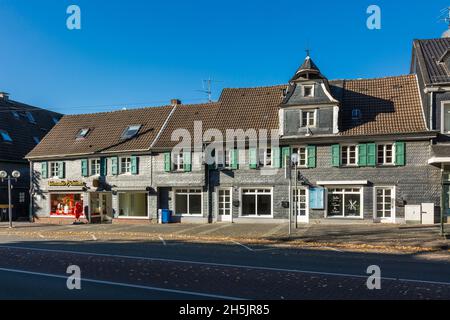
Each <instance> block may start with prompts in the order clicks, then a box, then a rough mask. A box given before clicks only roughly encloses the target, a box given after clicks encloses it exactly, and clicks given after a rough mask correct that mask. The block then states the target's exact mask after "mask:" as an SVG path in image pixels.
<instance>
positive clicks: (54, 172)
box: [50, 162, 59, 178]
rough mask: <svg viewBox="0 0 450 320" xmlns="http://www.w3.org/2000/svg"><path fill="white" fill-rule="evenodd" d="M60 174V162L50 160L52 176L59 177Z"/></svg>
mask: <svg viewBox="0 0 450 320" xmlns="http://www.w3.org/2000/svg"><path fill="white" fill-rule="evenodd" d="M58 176H59V162H50V177H51V178H58Z"/></svg>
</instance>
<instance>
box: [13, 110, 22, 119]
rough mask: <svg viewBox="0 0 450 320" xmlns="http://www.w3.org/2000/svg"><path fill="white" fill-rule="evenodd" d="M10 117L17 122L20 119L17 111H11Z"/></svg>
mask: <svg viewBox="0 0 450 320" xmlns="http://www.w3.org/2000/svg"><path fill="white" fill-rule="evenodd" d="M11 113H12V115H13V117H14V118H16V119H17V120H19V119H20V114H19V113H18V112H17V111H11Z"/></svg>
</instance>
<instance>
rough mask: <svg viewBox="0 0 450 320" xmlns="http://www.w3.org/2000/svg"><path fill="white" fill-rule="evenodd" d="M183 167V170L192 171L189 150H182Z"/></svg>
mask: <svg viewBox="0 0 450 320" xmlns="http://www.w3.org/2000/svg"><path fill="white" fill-rule="evenodd" d="M183 169H184V172H191V171H192V161H191V153H190V152H183Z"/></svg>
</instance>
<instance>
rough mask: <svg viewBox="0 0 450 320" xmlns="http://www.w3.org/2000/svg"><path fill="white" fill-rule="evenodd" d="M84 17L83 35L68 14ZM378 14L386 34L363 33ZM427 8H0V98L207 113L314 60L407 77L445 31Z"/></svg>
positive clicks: (62, 106)
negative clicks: (425, 47)
mask: <svg viewBox="0 0 450 320" xmlns="http://www.w3.org/2000/svg"><path fill="white" fill-rule="evenodd" d="M71 4H76V5H78V6H79V7H80V8H81V21H82V29H81V30H72V31H71V30H68V29H67V28H66V19H67V17H68V15H67V14H66V9H67V7H68V6H69V5H71ZM371 4H376V5H378V6H380V8H381V10H382V12H381V14H382V15H381V18H382V20H381V23H382V28H381V30H369V29H367V28H366V19H367V17H368V15H367V14H366V9H367V7H368V6H369V5H371ZM448 5H450V3H449V2H446V1H441V0H433V1H403V0H402V1H365V0H351V1H350V0H349V1H300V0H286V1H282V2H280V1H261V0H259V1H254V0H248V1H246V0H240V1H239V0H227V1H214V0H208V1H207V0H204V1H203V0H202V1H196V0H192V1H180V0H172V1H144V0H127V1H101V0H72V1H65V0H58V1H56V0H40V1H29V0H0V21H1V25H0V39H1V40H0V41H1V43H2V46H1V50H0V61H1V73H0V90H1V91H7V92H9V93H11V98H12V99H15V100H19V101H22V102H26V103H30V104H33V105H37V106H41V107H46V108H49V109H52V110H55V111H58V112H62V113H67V114H71V113H87V112H97V111H105V110H117V109H120V108H121V107H123V106H128V107H135V106H146V105H161V104H165V103H167V102H168V101H169V100H170V99H171V98H179V99H181V100H182V101H183V102H185V103H199V102H204V101H205V95H204V94H202V93H201V92H199V91H198V90H201V89H202V80H203V79H207V78H208V77H212V78H214V79H217V80H220V82H217V83H216V84H215V87H214V94H213V97H214V98H215V99H217V97H218V95H219V93H220V90H221V89H222V88H223V87H246V86H264V85H274V84H281V83H286V82H287V81H288V80H289V78H290V77H291V75H292V74H293V72H294V71H295V70H296V68H297V67H298V66H299V65H300V64H301V62H302V61H303V58H304V56H305V49H306V48H310V49H311V56H312V58H313V59H314V61H315V62H316V64H317V65H318V66H319V67H320V68H321V70H322V72H323V73H324V74H325V75H326V76H327V77H328V78H329V79H336V78H361V77H382V76H388V75H398V74H405V73H408V71H409V64H410V55H411V46H412V40H413V39H414V38H436V37H439V36H440V35H441V33H442V32H443V31H444V30H445V29H446V26H445V24H444V23H438V22H437V20H438V16H439V14H440V10H441V9H442V8H444V7H446V6H448Z"/></svg>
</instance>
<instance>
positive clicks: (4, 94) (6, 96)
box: [0, 92, 9, 101]
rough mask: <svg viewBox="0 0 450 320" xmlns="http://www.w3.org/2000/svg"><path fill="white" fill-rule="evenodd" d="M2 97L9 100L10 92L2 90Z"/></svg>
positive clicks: (0, 94) (0, 97)
mask: <svg viewBox="0 0 450 320" xmlns="http://www.w3.org/2000/svg"><path fill="white" fill-rule="evenodd" d="M0 99H3V100H6V101H8V100H9V93H7V92H0Z"/></svg>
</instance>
